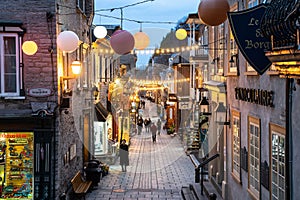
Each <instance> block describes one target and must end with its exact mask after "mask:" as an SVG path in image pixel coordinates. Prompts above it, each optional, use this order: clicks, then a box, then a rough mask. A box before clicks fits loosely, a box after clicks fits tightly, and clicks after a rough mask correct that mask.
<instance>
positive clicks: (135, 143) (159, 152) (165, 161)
mask: <svg viewBox="0 0 300 200" xmlns="http://www.w3.org/2000/svg"><path fill="white" fill-rule="evenodd" d="M129 159H130V163H129V165H130V166H128V168H127V172H122V171H121V167H120V165H119V160H117V162H116V164H115V165H111V166H110V172H109V174H108V175H107V176H105V177H104V178H103V179H102V180H101V181H100V183H99V185H98V187H97V188H96V189H95V190H93V191H92V192H91V193H88V194H87V195H86V199H87V200H99V199H105V200H107V199H138V200H141V199H145V200H146V199H172V200H174V199H178V200H179V199H182V198H181V193H180V191H181V187H182V186H188V185H189V184H190V183H193V182H194V166H193V164H192V163H191V161H190V159H189V157H188V156H187V155H186V154H185V152H184V149H183V147H182V145H181V143H180V141H179V139H178V138H177V137H176V136H175V137H172V136H170V135H167V134H166V133H163V134H161V135H158V136H157V143H154V144H153V143H152V139H151V134H150V133H145V129H143V133H142V134H141V135H136V136H134V137H133V138H132V140H131V145H130V149H129Z"/></svg>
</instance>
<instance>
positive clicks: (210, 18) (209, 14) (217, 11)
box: [198, 0, 230, 26]
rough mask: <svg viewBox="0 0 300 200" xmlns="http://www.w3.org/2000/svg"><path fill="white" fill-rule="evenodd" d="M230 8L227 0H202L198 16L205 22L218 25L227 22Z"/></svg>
mask: <svg viewBox="0 0 300 200" xmlns="http://www.w3.org/2000/svg"><path fill="white" fill-rule="evenodd" d="M229 10H230V7H229V3H228V1H227V0H202V1H201V2H200V4H199V6H198V16H199V18H200V20H202V21H203V22H204V23H205V24H207V25H210V26H218V25H220V24H222V23H223V22H225V20H226V19H227V12H228V11H229Z"/></svg>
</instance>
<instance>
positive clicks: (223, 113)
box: [215, 102, 230, 125]
mask: <svg viewBox="0 0 300 200" xmlns="http://www.w3.org/2000/svg"><path fill="white" fill-rule="evenodd" d="M215 111H216V122H217V123H218V124H221V125H230V121H227V109H226V107H225V106H224V103H223V102H219V105H218V107H217V108H216V110H215Z"/></svg>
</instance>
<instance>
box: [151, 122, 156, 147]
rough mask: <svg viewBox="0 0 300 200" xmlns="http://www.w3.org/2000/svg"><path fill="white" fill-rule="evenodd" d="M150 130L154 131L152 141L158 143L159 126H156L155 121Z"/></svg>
mask: <svg viewBox="0 0 300 200" xmlns="http://www.w3.org/2000/svg"><path fill="white" fill-rule="evenodd" d="M150 130H151V133H152V141H153V143H156V132H157V127H156V126H155V124H154V123H152V124H151V127H150Z"/></svg>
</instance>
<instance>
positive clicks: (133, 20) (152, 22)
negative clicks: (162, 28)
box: [95, 14, 177, 24]
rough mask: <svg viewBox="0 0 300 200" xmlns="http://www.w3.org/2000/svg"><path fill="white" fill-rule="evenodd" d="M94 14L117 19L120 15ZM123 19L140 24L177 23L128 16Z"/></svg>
mask: <svg viewBox="0 0 300 200" xmlns="http://www.w3.org/2000/svg"><path fill="white" fill-rule="evenodd" d="M95 15H99V16H101V17H107V18H113V19H118V20H120V19H121V18H120V17H114V16H111V15H104V14H95ZM123 20H126V21H130V22H136V23H142V24H177V22H163V21H141V20H135V19H128V18H123Z"/></svg>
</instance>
